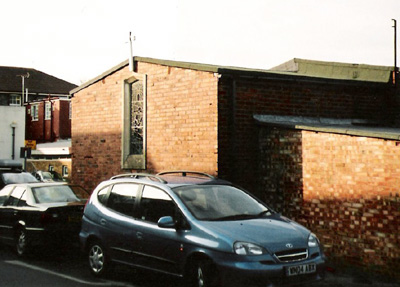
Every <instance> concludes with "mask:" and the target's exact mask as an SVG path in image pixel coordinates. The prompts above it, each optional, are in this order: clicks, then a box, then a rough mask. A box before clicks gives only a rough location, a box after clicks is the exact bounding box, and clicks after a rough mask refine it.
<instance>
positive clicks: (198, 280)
mask: <svg viewBox="0 0 400 287" xmlns="http://www.w3.org/2000/svg"><path fill="white" fill-rule="evenodd" d="M187 279H188V283H189V284H188V286H190V287H211V286H218V285H217V281H218V280H217V279H218V278H217V273H216V269H215V268H214V267H213V264H212V262H211V261H209V260H201V261H197V262H194V264H193V265H192V266H191V268H190V271H189V274H188V278H187Z"/></svg>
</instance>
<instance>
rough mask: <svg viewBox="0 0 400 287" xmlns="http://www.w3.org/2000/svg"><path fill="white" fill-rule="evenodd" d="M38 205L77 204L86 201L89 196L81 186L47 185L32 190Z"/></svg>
mask: <svg viewBox="0 0 400 287" xmlns="http://www.w3.org/2000/svg"><path fill="white" fill-rule="evenodd" d="M32 193H33V196H34V197H35V200H36V202H37V203H56V202H76V201H85V200H87V199H88V198H89V194H88V193H87V192H86V191H85V190H84V189H83V188H81V187H79V186H73V185H51V184H49V185H46V186H41V187H34V188H32Z"/></svg>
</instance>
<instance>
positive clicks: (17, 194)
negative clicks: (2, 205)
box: [6, 186, 26, 206]
mask: <svg viewBox="0 0 400 287" xmlns="http://www.w3.org/2000/svg"><path fill="white" fill-rule="evenodd" d="M24 193H25V188H23V187H19V186H17V187H16V188H14V190H13V192H12V193H11V195H10V198H9V199H8V201H7V203H6V205H9V206H18V203H19V201H20V198H21V197H22V196H23V194H24ZM25 201H26V199H25Z"/></svg>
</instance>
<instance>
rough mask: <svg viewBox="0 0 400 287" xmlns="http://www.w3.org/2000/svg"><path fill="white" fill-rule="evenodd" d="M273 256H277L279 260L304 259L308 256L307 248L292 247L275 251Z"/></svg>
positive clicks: (292, 260)
mask: <svg viewBox="0 0 400 287" xmlns="http://www.w3.org/2000/svg"><path fill="white" fill-rule="evenodd" d="M275 257H276V258H278V260H279V261H280V262H294V261H300V260H305V259H307V258H308V250H307V249H293V250H284V251H279V252H276V253H275Z"/></svg>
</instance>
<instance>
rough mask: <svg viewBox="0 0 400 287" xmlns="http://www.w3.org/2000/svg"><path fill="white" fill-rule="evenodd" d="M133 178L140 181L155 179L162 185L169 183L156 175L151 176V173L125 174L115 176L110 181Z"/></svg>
mask: <svg viewBox="0 0 400 287" xmlns="http://www.w3.org/2000/svg"><path fill="white" fill-rule="evenodd" d="M127 177H128V178H133V179H139V178H143V177H146V178H149V179H155V180H157V181H159V182H161V183H164V184H165V183H167V181H165V180H164V179H162V178H161V177H159V176H157V175H154V174H149V173H125V174H118V175H114V176H113V177H111V178H110V179H111V180H113V179H118V178H127Z"/></svg>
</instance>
